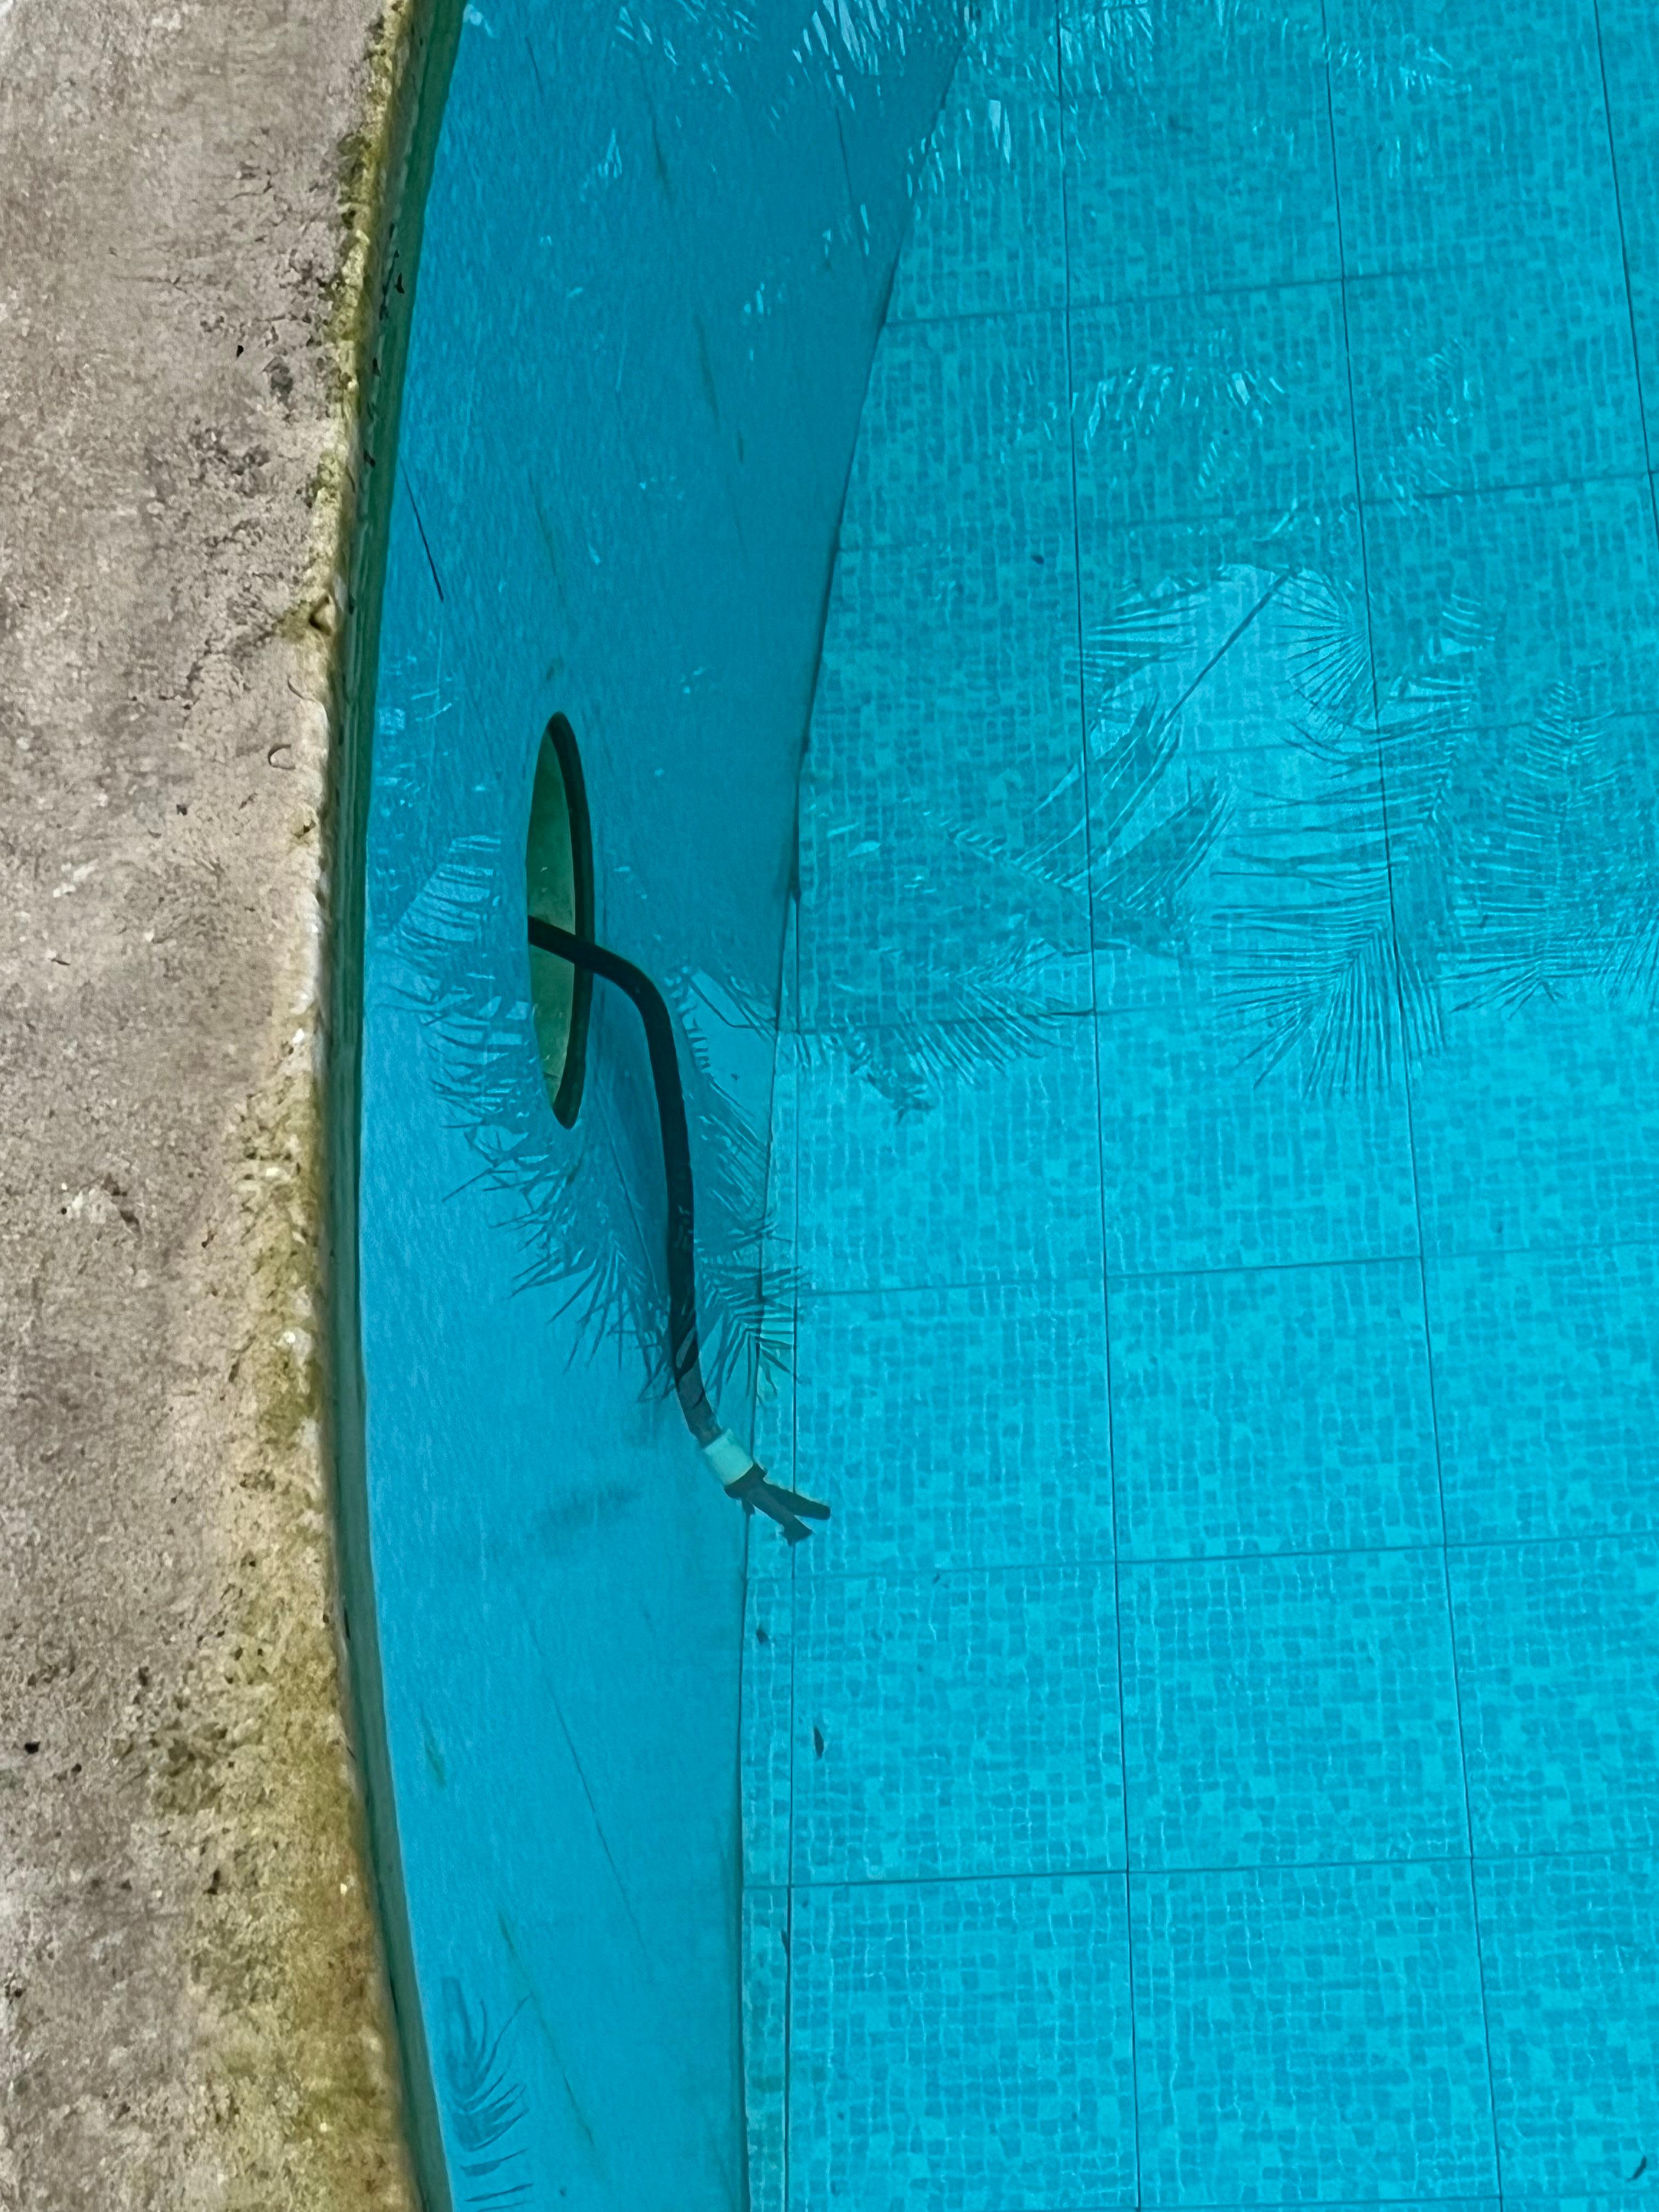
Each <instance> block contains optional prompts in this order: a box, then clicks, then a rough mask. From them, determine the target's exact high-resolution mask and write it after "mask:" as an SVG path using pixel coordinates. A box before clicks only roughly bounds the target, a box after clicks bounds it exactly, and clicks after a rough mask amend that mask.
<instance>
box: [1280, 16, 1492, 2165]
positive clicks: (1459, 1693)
mask: <svg viewBox="0 0 1659 2212" xmlns="http://www.w3.org/2000/svg"><path fill="white" fill-rule="evenodd" d="M1320 17H1321V23H1322V29H1323V32H1324V38H1323V42H1322V43H1323V47H1324V76H1325V112H1326V123H1327V128H1328V132H1329V137H1330V161H1331V191H1332V197H1333V202H1334V208H1335V214H1336V231H1337V252H1338V258H1339V260H1340V264H1341V267H1342V271H1343V275H1342V282H1341V295H1340V296H1341V305H1342V352H1343V362H1344V367H1345V368H1346V374H1347V384H1348V431H1349V437H1350V440H1351V442H1352V456H1353V478H1354V498H1355V507H1356V511H1357V513H1358V520H1359V563H1360V586H1361V590H1362V591H1363V592H1364V602H1365V650H1366V659H1367V661H1368V663H1369V665H1370V693H1371V726H1372V729H1373V731H1374V732H1375V733H1376V763H1377V777H1378V786H1379V790H1380V793H1381V797H1382V806H1383V853H1384V856H1385V858H1384V869H1385V873H1386V876H1387V880H1388V888H1389V937H1390V941H1391V944H1392V947H1393V953H1394V991H1395V1009H1396V1013H1397V1018H1398V1020H1399V1024H1400V1028H1399V1036H1400V1054H1401V1077H1402V1082H1403V1087H1404V1091H1405V1108H1406V1137H1407V1152H1408V1155H1409V1158H1410V1161H1411V1175H1412V1212H1413V1218H1414V1219H1415V1221H1416V1224H1417V1261H1418V1274H1419V1290H1420V1292H1421V1297H1422V1301H1423V1305H1422V1311H1423V1358H1424V1372H1425V1380H1426V1383H1427V1387H1428V1394H1429V1416H1430V1425H1431V1432H1432V1435H1433V1439H1434V1464H1435V1482H1436V1487H1437V1496H1438V1501H1439V1512H1440V1544H1439V1551H1440V1565H1441V1576H1442V1587H1443V1591H1444V1595H1445V1606H1446V1633H1447V1641H1448V1645H1449V1655H1450V1658H1451V1669H1452V1695H1453V1702H1454V1707H1455V1711H1456V1715H1457V1752H1458V1768H1459V1774H1460V1778H1461V1780H1462V1795H1463V1821H1464V1832H1465V1836H1466V1838H1467V1841H1468V1861H1467V1865H1468V1893H1469V1911H1470V1919H1471V1925H1472V1927H1473V1929H1474V1964H1475V1973H1476V1979H1477V1984H1478V1986H1479V1990H1480V2031H1481V2045H1482V2049H1483V2051H1484V2054H1485V2057H1486V2110H1487V2114H1488V2120H1489V2126H1490V2130H1491V2137H1492V2179H1493V2183H1494V2185H1495V2188H1496V2191H1497V2198H1498V2204H1499V2206H1500V2207H1501V2206H1502V2204H1503V2202H1504V2154H1503V2142H1502V2137H1501V2134H1500V2131H1499V2128H1498V2091H1497V2081H1496V2075H1495V2071H1494V2068H1493V2064H1492V2015H1491V2008H1490V2005H1489V2002H1488V1998H1487V1991H1486V1954H1485V1947H1484V1945H1483V1943H1482V1942H1481V1931H1480V1895H1479V1893H1478V1890H1477V1887H1476V1884H1475V1878H1474V1867H1475V1861H1474V1810H1473V1808H1472V1806H1471V1804H1470V1801H1469V1769H1468V1736H1467V1730H1466V1728H1465V1723H1464V1715H1463V1685H1462V1675H1461V1673H1460V1670H1459V1667H1458V1657H1457V1625H1456V1616H1455V1608H1454V1606H1453V1602H1452V1589H1451V1558H1450V1552H1449V1546H1448V1543H1447V1532H1446V1479H1445V1460H1444V1454H1443V1449H1442V1444H1441V1434H1440V1408H1439V1402H1438V1395H1437V1390H1436V1387H1435V1363H1434V1338H1433V1331H1432V1328H1431V1323H1430V1299H1429V1282H1428V1267H1427V1263H1426V1261H1425V1256H1424V1241H1423V1191H1422V1176H1421V1169H1420V1164H1419V1158H1418V1139H1417V1123H1416V1113H1415V1105H1414V1099H1413V1085H1412V1073H1411V1042H1410V1033H1409V1028H1408V1024H1407V1012H1406V1001H1405V992H1404V987H1403V984H1402V982H1401V953H1400V920H1399V909H1398V905H1397V903H1396V898H1395V875H1394V858H1395V856H1394V840H1393V836H1392V831H1391V826H1390V819H1389V771H1388V759H1387V754H1386V750H1385V748H1384V745H1383V716H1382V703H1381V700H1380V697H1379V695H1378V691H1377V668H1376V631H1375V627H1374V624H1373V621H1372V610H1371V580H1370V544H1369V533H1368V531H1367V527H1366V520H1367V510H1368V507H1370V501H1368V500H1367V499H1366V497H1365V492H1364V473H1363V471H1362V468H1361V465H1360V454H1359V416H1358V406H1357V404H1356V401H1355V396H1354V370H1353V348H1352V341H1351V337H1350V332H1349V322H1348V276H1347V247H1346V231H1345V226H1344V222H1343V215H1342V178H1341V163H1340V158H1339V155H1338V150H1337V132H1336V101H1335V94H1334V91H1333V88H1332V83H1331V66H1330V30H1329V9H1328V0H1321V7H1320Z"/></svg>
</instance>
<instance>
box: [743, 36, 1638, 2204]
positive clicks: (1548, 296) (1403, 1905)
mask: <svg viewBox="0 0 1659 2212" xmlns="http://www.w3.org/2000/svg"><path fill="white" fill-rule="evenodd" d="M1655 210H1659V14H1656V12H1655V11H1654V10H1652V9H1650V8H1648V7H1646V6H1644V5H1638V4H1637V0H1604V4H1603V5H1602V6H1601V9H1600V10H1599V13H1598V10H1597V9H1596V8H1595V6H1594V5H1592V4H1591V0H1511V4H1507V5H1504V6H1501V7H1486V8H1481V9H1476V8H1475V7H1474V6H1473V5H1467V4H1460V0H1444V4H1440V5H1434V4H1431V0H1399V4H1397V5H1388V6H1384V5H1380V4H1379V5H1367V4H1361V0H1331V4H1330V5H1329V7H1328V9H1325V10H1324V11H1323V12H1322V10H1321V9H1320V8H1319V7H1317V6H1314V7H1309V6H1306V5H1304V4H1302V0H1288V4H1286V0H1279V4H1275V5H1273V6H1271V7H1269V6H1267V5H1252V4H1239V0H1202V4H1200V0H1148V4H1138V3H1137V4H1129V5H1124V6H1118V7H1114V8H1109V9H1103V10H1100V11H1098V12H1097V13H1094V14H1091V15H1088V16H1087V17H1086V18H1083V17H1078V16H1075V15H1072V14H1071V13H1070V12H1069V11H1068V12H1066V13H1065V14H1063V15H1062V16H1061V18H1060V21H1058V22H1057V21H1055V19H1054V15H1053V14H1052V12H1051V13H1050V14H1048V15H1047V16H1046V17H1045V16H1044V15H1042V14H1041V12H1040V11H1039V10H1037V9H1035V8H1031V9H1024V10H1015V11H1013V12H1012V13H1006V14H1005V15H1002V16H1000V17H999V18H996V19H994V20H992V19H986V20H984V21H981V22H980V23H979V25H978V26H977V27H976V28H975V31H974V32H973V33H972V34H971V35H970V40H969V50H968V52H967V53H966V54H965V55H964V58H963V62H962V64H961V66H960V68H959V70H958V71H957V76H956V79H955V82H954V84H953V86H952V88H951V94H950V97H949V100H948V101H947V105H946V108H945V113H944V115H943V117H942V118H941V121H940V125H939V132H938V136H937V140H936V145H935V153H934V158H933V164H932V167H931V168H930V170H929V172H928V174H927V177H926V178H925V179H924V181H923V185H922V187H921V191H920V192H919V194H918V199H917V205H916V210H915V228H914V232H913V234H912V237H911V239H910V241H909V243H908V246H907V247H906V250H905V252H904V256H903V259H902V264H901V266H900V270H899V273H898V276H897V280H896V286H895V290H894V295H893V301H892V307H891V313H890V319H889V323H888V325H887V328H886V330H885V332H884V337H883V339H882V342H881V345H880V349H879V352H878V358H877V361H876V364H875V368H874V372H873V376H872V384H871V389H870V393H869V397H868V400H867V403H866V411H865V416H864V422H863V427H862V430H861V434H860V447H859V450H858V453H857V457H856V459H855V462H854V471H853V477H852V483H851V486H850V489H849V493H848V504H847V510H846V516H845V521H844V525H843V528H842V547H841V552H840V556H839V562H838V567H837V569H836V579H835V584H834V589H833V593H832V601H831V605H830V610H829V623H828V629H827V634H826V638H825V642H824V649H823V667H822V672H821V675H820V678H819V683H818V689H817V702H816V707H815V711H814V716H813V722H812V728H811V742H810V746H809V750H808V757H807V762H806V769H805V784H804V788H803V796H802V804H801V815H800V856H799V904H798V908H797V909H796V914H795V919H794V926H793V937H792V940H791V945H790V951H789V955H788V961H787V970H788V972H787V990H786V997H787V1006H786V1035H785V1038H784V1044H783V1052H782V1058H781V1066H780V1073H779V1078H778V1083H777V1091H776V1099H775V1113H774V1127H773V1137H772V1169H771V1199H772V1206H773V1211H774V1230H773V1235H772V1242H771V1246H770V1249H769V1274H770V1279H771V1281H772V1285H773V1289H774V1296H775V1298H776V1299H777V1300H778V1301H780V1302H781V1304H782V1305H783V1306H784V1307H785V1308H786V1309H787V1311H788V1313H789V1315H790V1316H792V1333H793V1377H786V1378H785V1379H784V1380H783V1381H782V1383H781V1385H780V1387H779V1388H778V1389H776V1390H775V1393H774V1394H773V1395H771V1396H770V1397H769V1398H768V1399H767V1400H766V1401H764V1403H763V1407H762V1409H761V1449H762V1452H763V1456H765V1457H767V1458H769V1461H770V1462H771V1464H772V1465H773V1466H774V1467H775V1468H778V1469H779V1470H780V1471H781V1472H782V1473H783V1474H784V1475H785V1476H786V1478H788V1479H793V1480H794V1482H795V1483H796V1484H797V1485H798V1486H799V1487H801V1488H803V1489H805V1490H807V1491H809V1492H814V1493H815V1494H817V1495H819V1496H822V1497H825V1498H829V1499H830V1500H831V1501H832V1503H833V1505H834V1508H835V1518H834V1520H833V1521H832V1522H830V1524H829V1528H827V1530H826V1531H824V1532H823V1534H818V1535H815V1536H814V1538H813V1540H812V1541H811V1543H810V1544H808V1545H806V1546H804V1547H801V1548H800V1549H799V1551H798V1552H796V1553H788V1552H787V1551H786V1550H785V1548H784V1547H782V1546H781V1544H777V1543H775V1542H774V1541H770V1540H769V1538H768V1537H767V1536H766V1535H765V1534H763V1532H762V1531H761V1529H760V1528H759V1527H758V1525H757V1527H756V1528H755V1529H754V1530H753V1531H752V1532H751V1536H750V1575H749V1590H748V1620H747V1624H746V1631H745V1658H744V1668H745V1674H744V1701H745V1711H744V1860H745V1883H746V1906H745V1911H746V1945H747V1963H746V2064H747V2069H748V2080H749V2108H750V2166H751V2172H750V2186H751V2195H752V2201H753V2203H754V2205H755V2207H756V2208H757V2212H830V2208H831V2207H836V2208H842V2212H899V2208H901V2207H902V2208H903V2212H1106V2208H1117V2207H1127V2206H1132V2205H1140V2204H1146V2205H1168V2206H1182V2207H1200V2206H1217V2207H1219V2206H1227V2205H1236V2204H1253V2205H1273V2204H1286V2205H1288V2204H1304V2203H1325V2204H1352V2205H1358V2204H1375V2203H1401V2204H1419V2203H1420V2204H1428V2203H1436V2204H1444V2203H1482V2204H1486V2203H1492V2202H1494V2201H1496V2200H1497V2199H1498V2198H1499V2197H1507V2198H1509V2199H1510V2200H1511V2201H1512V2202H1516V2201H1525V2202H1528V2203H1532V2202H1534V2200H1535V2201H1536V2202H1537V2203H1539V2204H1540V2205H1541V2204H1542V2203H1544V2202H1545V2201H1546V2200H1547V2201H1548V2202H1549V2203H1551V2204H1553V2205H1557V2204H1560V2203H1564V2202H1565V2201H1568V2200H1571V2201H1577V2202H1584V2203H1589V2202H1595V2203H1598V2204H1599V2203H1612V2202H1613V2201H1615V2200H1618V2201H1623V2200H1625V2199H1626V2198H1632V2197H1636V2196H1638V2195H1640V2194H1641V2193H1642V2192H1643V2191H1646V2190H1647V2189H1649V2188H1650V2186H1652V2185H1653V2183H1654V2174H1655V2167H1656V2166H1659V2063H1656V2062H1659V1972H1656V1969H1659V1944H1656V1929H1655V1903H1656V1868H1659V1861H1656V1857H1655V1850H1656V1846H1659V1790H1656V1784H1655V1765H1656V1761H1655V1752H1656V1734H1659V1695H1656V1678H1659V1668H1656V1660H1659V1637H1656V1627H1659V1488H1656V1480H1655V1478H1656V1474H1659V1431H1656V1419H1655V1414H1656V1401H1659V1389H1656V1370H1655V1359H1654V1351H1653V1342H1654V1316H1655V1314H1656V1311H1659V1035H1656V1029H1655V1020H1654V1007H1655V991H1656V986H1659V748H1656V743H1655V740H1656V736H1659V537H1656V527H1655V513H1654V504H1653V496H1652V485H1651V480H1650V474H1649V453H1648V447H1647V439H1646V426H1645V419H1644V390H1643V384H1642V375H1641V372H1642V371H1643V370H1645V371H1646V372H1647V374H1648V375H1649V379H1650V381H1649V385H1648V389H1649V390H1650V391H1654V390H1656V389H1659V387H1656V386H1655V384H1654V382H1653V381H1652V380H1653V379H1654V378H1655V377H1659V214H1656V212H1655Z"/></svg>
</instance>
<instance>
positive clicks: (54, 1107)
mask: <svg viewBox="0 0 1659 2212" xmlns="http://www.w3.org/2000/svg"><path fill="white" fill-rule="evenodd" d="M397 35H398V33H397V27H395V26H394V27H392V28H390V29H388V28H386V27H382V26H380V25H379V24H378V23H377V22H376V21H374V20H372V0H211V4H209V0H0V913H3V918H4V919H3V927H0V1377H3V1379H0V1513H3V1544H0V1577H3V1582H0V1979H3V2004H0V2121H3V2136H0V2205H3V2206H6V2207H11V2206H16V2207H20V2208H29V2212H35V2208H48V2207H49V2208H51V2212H70V2208H74V2207H80V2206H87V2207H97V2208H99V2212H112V2208H124V2207H149V2206H166V2207H168V2208H174V2207H178V2208H197V2207H213V2206H221V2205H225V2206H238V2207H241V2206H246V2207H250V2208H251V2207H256V2206H257V2207H258V2208H261V2212H276V2208H279V2207H289V2206H295V2207H304V2208H306V2212H331V2208H334V2207H336V2206H340V2207H344V2206H350V2207H352V2208H365V2207H367V2208H373V2207H381V2206H386V2207H390V2206H394V2205H404V2204H406V2203H408V2202H409V2201H410V2185H409V2182H408V2179H407V2173H406V2169H405V2164H404V2157H403V2153H402V2150H401V2148H400V2137H399V2132H398V2116H397V2112H396V2107H395V2100H394V2095H393V2091H392V2086H391V2081H392V2069H391V2066H390V2063H389V2053H388V2047H387V2042H386V2026H385V2015H384V2010H383V2003H382V1995H381V1987H380V1975H379V1967H378V1964H377V1960H376V1954H375V1948H374V1919H373V1915H372V1912H371V1910H370V1905H369V1900H368V1896H367V1895H366V1890H365V1881H364V1875H363V1871H362V1867H363V1861H362V1855H361V1850H360V1838H359V1822H360V1814H359V1809H358V1807H357V1804H356V1799H355V1796H354V1794H353V1784H352V1778H351V1775H352V1770H351V1765H350V1761H349V1754H348V1750H347V1738H346V1730H345V1728H344V1725H343V1720H342V1717H341V1716H342V1711H343V1707H342V1700H341V1693H340V1681H339V1671H338V1667H337V1656H336V1644H335V1638H334V1630H333V1604H334V1600H333V1594H332V1585H331V1546H330V1526H331V1523H330V1517H329V1509H328V1495H327V1487H326V1483H325V1479H324V1472H323V1468H322V1463H321V1458H320V1455H319V1445H318V1437H317V1424H316V1418H315V1415H316V1407H317V1401H318V1398H319V1391H318V1388H317V1383H316V1380H315V1370H314V1364H313V1354H312V1349H311V1346H312V1335H313V1326H314V1322H313V1292H314V1285H315V1278H316V1253H317V1237H318V1221H317V1203H318V1195H317V1176H316V1172H315V1160H316V1153H317V1147H316V1089H315V1056H316V1038H317V972H316V971H317V958H318V946H319V904H318V890H319V837H320V835H321V829H320V826H319V805H320V803H321V799H322V795H323V780H322V772H323V768H324V763H325V747H326V740H327V731H328V717H327V715H326V714H325V709H324V708H323V706H322V705H321V704H320V703H319V702H321V701H322V700H323V699H325V697H326V696H327V691H328V683H329V668H328V655H329V650H330V647H329V641H328V635H327V633H328V631H329V630H330V629H331V622H330V618H329V616H328V614H327V612H326V611H325V612H324V613H323V614H322V615H321V616H320V617H319V618H318V620H317V622H315V623H312V622H309V621H307V610H308V609H309V608H310V607H311V606H312V605H313V604H314V602H315V599H316V595H317V589H318V579H319V575H320V576H322V577H326V575H327V574H328V573H329V572H330V569H331V567H332V565H333V564H334V563H335V562H336V561H337V555H338V546H337V536H338V532H339V528H340V526H341V523H342V516H341V513H340V500H339V489H340V486H341V483H342V482H343V481H345V482H349V476H350V470H349V428H350V419H349V418H350V408H351V389H350V380H349V374H348V375H344V376H343V374H342V372H341V361H342V358H343V354H342V341H341V337H340V333H341V331H343V330H346V329H349V325H350V324H351V322H352V302H351V297H350V286H351V266H350V265H349V266H348V269H347V274H346V277H345V280H344V282H343V286H342V280H341V278H340V276H339V271H340V270H341V267H342V255H343V251H344V248H345V246H346V245H348V244H349V226H348V224H347V222H346V221H345V220H344V218H343V214H342V198H343V185H342V178H343V175H348V176H349V174H350V173H351V170H350V163H349V160H347V161H345V163H344V166H343V142H346V141H348V139H349V136H350V134H352V133H354V132H356V131H358V130H359V128H360V125H361V123H362V116H363V114H364V112H365V110H366V108H367V109H368V111H369V112H371V114H372V112H373V110H374V102H375V100H376V98H377V97H380V98H382V99H383V97H384V94H385V88H386V75H387V70H388V67H389V64H388V62H387V59H386V56H387V53H388V52H392V50H394V49H395V46H396V40H397ZM377 41H378V44H377ZM369 57H377V60H376V61H375V63H374V66H371V62H370V59H369ZM372 128H373V125H371V134H372ZM348 150H349V149H348ZM361 169H362V163H361V161H360V162H359V164H358V171H359V173H358V177H357V184H358V186H359V187H361V185H362V175H361ZM348 212H349V210H348ZM356 215H357V220H358V223H359V229H360V232H361V228H362V222H363V220H364V218H363V216H362V209H361V207H359V208H358V209H357V210H356ZM358 242H359V245H361V236H360V238H359V241H358ZM361 262H362V255H361V253H359V254H358V256H357V260H356V266H357V267H358V268H359V272H360V269H361Z"/></svg>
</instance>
